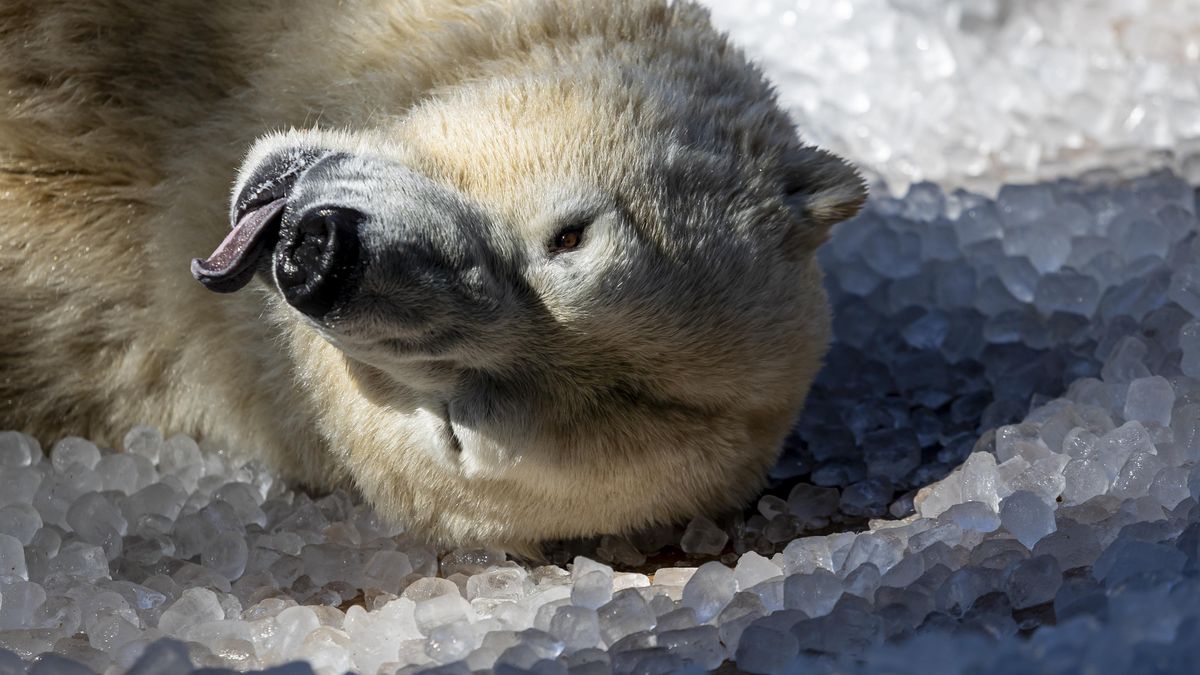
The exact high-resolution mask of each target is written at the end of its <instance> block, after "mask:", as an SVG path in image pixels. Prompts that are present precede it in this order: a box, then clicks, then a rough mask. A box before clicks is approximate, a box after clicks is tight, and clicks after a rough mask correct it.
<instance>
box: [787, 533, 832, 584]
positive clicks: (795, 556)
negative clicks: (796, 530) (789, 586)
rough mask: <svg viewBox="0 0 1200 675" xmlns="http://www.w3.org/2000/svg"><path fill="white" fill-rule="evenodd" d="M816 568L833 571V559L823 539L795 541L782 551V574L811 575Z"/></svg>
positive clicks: (809, 538)
mask: <svg viewBox="0 0 1200 675" xmlns="http://www.w3.org/2000/svg"><path fill="white" fill-rule="evenodd" d="M818 568H820V569H825V570H829V571H832V570H833V557H832V555H831V552H830V550H829V541H828V540H827V539H826V538H825V537H804V538H802V539H796V540H793V541H792V542H791V543H790V544H788V545H787V547H786V548H785V549H784V550H783V571H784V574H788V575H791V574H797V573H799V574H811V573H812V572H813V571H814V570H816V569H818Z"/></svg>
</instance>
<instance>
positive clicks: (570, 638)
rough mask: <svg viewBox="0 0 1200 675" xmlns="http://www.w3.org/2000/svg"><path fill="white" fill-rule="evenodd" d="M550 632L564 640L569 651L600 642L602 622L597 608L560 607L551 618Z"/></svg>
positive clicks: (592, 645)
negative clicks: (597, 613)
mask: <svg viewBox="0 0 1200 675" xmlns="http://www.w3.org/2000/svg"><path fill="white" fill-rule="evenodd" d="M549 632H550V634H551V635H553V636H554V637H556V638H558V639H559V640H562V642H563V645H564V646H565V648H566V649H567V650H568V651H572V652H573V651H578V650H580V649H585V648H587V647H594V646H596V645H598V644H600V622H599V619H598V618H597V615H596V610H594V609H589V608H587V607H571V606H567V607H559V608H558V609H557V610H556V611H555V612H554V618H553V619H551V620H550V631H549Z"/></svg>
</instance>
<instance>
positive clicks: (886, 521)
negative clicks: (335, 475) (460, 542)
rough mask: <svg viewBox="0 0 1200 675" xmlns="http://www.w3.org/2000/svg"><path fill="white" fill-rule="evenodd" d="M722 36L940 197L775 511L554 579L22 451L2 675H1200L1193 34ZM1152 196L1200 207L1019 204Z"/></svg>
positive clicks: (848, 143)
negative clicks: (739, 673)
mask: <svg viewBox="0 0 1200 675" xmlns="http://www.w3.org/2000/svg"><path fill="white" fill-rule="evenodd" d="M713 4H714V5H715V9H716V16H717V18H718V20H719V21H722V22H724V23H726V24H727V25H730V26H731V27H732V28H733V29H734V32H735V37H739V36H741V37H743V38H746V37H747V36H748V35H749V31H757V34H756V35H755V39H743V40H742V41H743V42H745V43H748V44H750V45H751V46H752V48H753V49H754V50H755V52H756V55H758V56H760V57H764V58H765V65H766V67H767V68H768V70H769V71H771V72H772V73H773V74H774V75H775V77H777V78H778V79H779V82H780V85H781V91H782V92H783V95H784V98H785V100H786V101H788V102H791V103H793V104H794V105H795V107H796V110H797V111H798V112H799V113H800V114H801V115H800V116H801V117H802V118H803V121H804V123H805V124H806V125H808V126H809V127H810V128H812V129H813V130H814V131H815V135H814V139H815V140H818V141H821V142H823V143H824V144H826V145H828V146H831V147H833V148H834V149H839V150H842V151H844V152H845V153H846V154H847V155H848V156H850V157H853V158H855V159H857V160H860V161H864V162H866V163H868V164H869V165H871V166H873V167H875V169H876V170H877V171H879V172H880V173H881V174H883V175H884V176H885V177H886V178H887V179H888V180H889V181H890V182H891V186H892V187H893V188H897V189H901V190H903V188H904V186H906V185H907V184H908V183H909V182H912V181H917V182H915V183H914V184H912V185H911V187H908V188H907V194H906V196H905V197H904V198H876V199H875V200H873V201H872V202H871V204H870V205H869V207H868V208H867V210H866V211H865V213H864V214H863V215H862V216H860V217H859V218H857V219H856V220H854V221H852V222H849V223H845V224H843V225H842V226H840V227H839V228H838V229H837V230H836V232H835V234H834V237H833V239H832V241H831V242H830V243H829V245H827V246H826V247H825V248H824V249H822V251H821V258H822V262H823V264H824V266H825V268H826V270H827V271H828V274H829V280H828V286H829V290H830V295H831V298H832V301H833V303H834V305H835V307H836V316H837V318H836V324H835V333H836V344H835V346H834V348H833V350H832V351H831V353H830V356H829V359H828V363H827V367H826V369H825V371H824V372H823V373H822V375H821V377H820V378H819V380H818V382H817V383H816V385H815V386H814V389H813V393H812V396H811V400H810V402H809V405H808V406H807V407H806V409H805V413H804V415H803V417H802V419H801V420H800V422H799V424H798V425H797V428H796V431H795V433H794V434H793V437H792V438H791V439H789V442H788V444H787V446H786V449H785V452H784V454H783V456H782V457H781V460H780V462H779V464H778V466H777V467H776V468H775V470H774V471H773V473H772V488H771V489H770V490H769V491H768V493H767V494H765V495H764V496H763V497H762V498H761V499H760V500H759V501H758V502H757V503H756V504H755V505H753V506H752V507H751V508H750V509H749V510H747V511H746V512H745V513H742V514H737V515H735V516H733V517H730V518H726V519H722V520H720V521H717V522H714V521H712V520H709V519H704V518H698V519H696V520H694V521H692V522H691V523H687V524H686V525H683V526H680V527H678V528H658V529H656V530H653V531H648V532H643V533H639V534H637V535H635V536H633V537H630V538H621V537H603V538H600V539H598V540H596V541H590V542H564V543H561V544H558V545H555V546H553V547H551V548H550V549H549V550H548V554H549V556H550V558H551V560H550V562H551V563H553V564H547V565H542V566H537V565H531V564H527V563H519V562H516V561H513V560H508V559H506V558H505V556H503V555H502V554H499V553H497V552H495V551H488V550H461V551H450V552H446V551H435V550H433V549H432V548H430V547H429V546H427V545H425V544H423V543H421V542H420V541H419V540H417V539H415V538H413V537H411V536H410V535H408V534H406V533H404V532H403V531H402V530H400V529H399V528H396V527H393V526H390V525H388V524H387V523H385V522H382V521H381V520H380V519H379V518H377V517H376V516H375V514H374V513H373V512H372V511H371V509H369V508H368V507H366V506H365V505H363V504H361V503H360V502H359V501H358V500H356V499H354V498H352V497H351V496H349V495H346V494H343V493H334V494H330V495H325V496H319V497H310V496H309V495H306V494H304V493H300V492H295V491H292V490H290V489H288V488H287V487H286V486H284V485H282V484H280V483H279V481H277V480H276V479H275V477H274V476H273V474H271V473H270V472H268V471H265V470H263V469H262V468H261V467H259V466H257V465H256V464H254V463H245V462H243V461H241V460H239V459H237V458H236V456H235V455H232V454H229V453H226V452H224V451H223V449H221V448H214V447H208V446H205V445H203V444H201V445H197V443H196V442H195V441H194V440H192V439H189V438H187V437H184V436H172V437H169V438H163V436H162V435H161V434H160V433H159V432H157V431H155V430H153V429H148V428H143V427H139V428H136V429H133V430H131V431H130V432H129V434H128V435H127V436H126V437H125V440H124V444H123V445H124V447H123V450H124V452H114V451H113V450H112V449H109V448H98V447H96V446H95V445H93V444H92V443H90V442H89V441H87V440H85V439H80V438H65V439H61V440H59V441H57V442H56V443H55V444H54V445H53V446H52V447H50V448H49V451H48V452H45V451H44V450H43V448H41V447H40V446H39V445H38V444H37V443H36V442H35V441H33V440H32V439H30V438H28V437H26V436H23V435H21V434H18V433H15V432H0V672H2V673H21V672H26V671H28V672H31V673H87V672H97V673H100V672H111V673H120V672H125V671H127V670H128V671H130V672H137V673H176V672H186V671H187V670H189V669H192V668H198V667H206V668H224V669H231V670H236V671H246V670H255V669H261V668H268V667H272V666H277V665H279V664H284V663H287V662H294V661H296V660H301V661H303V662H305V663H306V664H307V665H301V664H295V663H293V665H291V666H288V670H287V671H286V672H295V673H301V672H308V669H309V668H312V669H315V670H316V671H317V672H319V673H341V672H345V671H348V670H354V671H359V672H379V671H382V672H388V673H392V672H404V673H408V672H422V671H427V670H431V669H434V668H439V669H440V670H439V671H438V672H445V673H466V672H470V671H479V670H486V669H495V670H496V671H498V672H509V673H515V672H539V673H566V672H570V673H608V672H616V673H632V672H639V673H666V672H674V671H677V670H680V669H684V668H691V669H696V670H706V669H712V668H716V667H718V666H720V665H721V664H724V663H730V662H732V663H735V664H736V666H737V668H739V669H741V670H743V671H746V672H752V673H776V672H799V671H807V670H809V669H812V670H818V671H820V672H827V671H830V670H836V671H837V672H864V673H865V672H879V671H887V672H893V673H927V672H946V673H957V672H962V673H967V672H970V673H984V672H1021V673H1037V672H1046V673H1057V672H1083V671H1087V672H1096V673H1133V672H1142V671H1146V672H1188V669H1190V668H1194V664H1195V662H1196V660H1197V659H1198V658H1200V506H1198V503H1197V500H1198V499H1200V255H1198V254H1200V238H1198V236H1197V225H1198V223H1197V199H1196V191H1195V190H1194V188H1193V187H1192V185H1194V184H1195V183H1196V182H1197V176H1196V175H1194V173H1193V171H1194V170H1195V169H1196V167H1197V166H1200V163H1197V162H1196V160H1195V157H1197V156H1200V155H1193V154H1190V153H1188V152H1186V151H1185V150H1184V149H1185V148H1186V147H1191V146H1190V145H1188V144H1189V143H1191V142H1194V141H1195V139H1196V138H1197V137H1200V128H1197V127H1196V126H1195V124H1196V120H1200V116H1198V115H1196V114H1195V112H1196V109H1197V105H1198V103H1197V101H1198V98H1197V95H1198V92H1197V86H1196V80H1195V79H1194V76H1192V75H1191V73H1193V72H1194V70H1195V67H1196V65H1197V61H1198V60H1200V33H1198V32H1197V31H1196V29H1195V23H1196V22H1195V19H1196V15H1195V13H1194V10H1193V11H1192V12H1191V13H1190V14H1189V13H1188V6H1187V3H1186V2H1184V1H1183V0H1159V1H1157V2H1152V1H1151V0H1119V1H1112V2H1100V1H1099V0H1088V1H1087V2H1080V3H1033V2H1021V1H1017V0H1013V1H1003V0H989V1H987V2H981V3H962V4H957V3H955V4H950V5H947V4H946V3H935V2H925V1H923V0H905V1H903V2H901V1H900V0H864V1H863V2H856V3H849V2H829V3H822V2H799V3H795V2H788V3H784V2H782V1H781V0H763V1H762V2H756V3H753V5H752V7H753V11H750V12H746V13H745V14H744V16H739V15H737V14H736V13H735V12H733V11H732V8H733V7H734V6H735V5H736V6H737V7H745V4H744V3H729V4H728V5H723V4H720V3H713ZM1151 5H1153V6H1154V7H1153V11H1151V8H1150V6H1151ZM764 16H767V17H777V18H778V20H776V21H764V20H763V17H764ZM1189 21H1190V23H1189ZM1189 26H1191V28H1189ZM1066 27H1069V28H1066ZM810 34H815V35H816V37H806V36H808V35H810ZM796 45H801V46H804V45H808V46H807V47H804V48H803V49H801V50H800V51H799V52H797V50H796V49H795V46H796ZM809 52H811V53H809ZM1082 53H1087V54H1090V55H1091V56H1090V57H1089V58H1087V59H1083V58H1080V57H1079V56H1078V54H1082ZM1018 56H1019V59H1018V58H1016V57H1018ZM810 57H811V58H810ZM784 59H786V60H784ZM1014 59H1016V60H1014ZM1043 65H1044V66H1045V67H1044V68H1043V67H1041V66H1043ZM867 73H870V77H869V78H868V77H866V74H867ZM849 74H856V75H855V76H854V77H850V76H848V75H849ZM984 85H987V87H989V89H990V91H988V92H987V93H986V95H984V94H982V93H980V91H979V88H980V87H982V86H984ZM1080 110H1086V111H1087V113H1088V114H1087V115H1082V113H1080ZM916 111H920V113H921V118H920V119H915V118H912V113H914V112H916ZM1189 111H1190V114H1189ZM1084 117H1089V118H1090V122H1089V124H1087V125H1079V124H1077V122H1079V121H1080V120H1082V119H1083V118H1084ZM906 120H907V121H906ZM1169 147H1174V148H1175V149H1176V150H1179V152H1178V153H1177V154H1175V155H1166V154H1159V155H1154V154H1153V153H1148V152H1147V150H1155V149H1161V148H1169ZM1148 164H1167V165H1171V166H1174V167H1176V168H1177V169H1179V170H1180V171H1181V172H1182V173H1172V172H1170V171H1160V172H1157V173H1151V174H1146V175H1142V176H1141V177H1138V178H1136V179H1133V180H1121V179H1120V176H1119V172H1118V171H1117V170H1115V169H1114V170H1104V171H1098V172H1092V173H1091V174H1089V175H1087V176H1086V177H1085V179H1084V180H1080V181H1076V180H1055V181H1046V182H1042V183H1035V184H1029V185H1005V186H1004V187H1000V188H999V189H998V190H995V191H993V188H995V187H997V186H999V184H1001V183H1004V182H1012V181H1018V180H1025V179H1029V178H1034V177H1038V176H1043V175H1061V174H1063V173H1064V172H1065V173H1075V172H1077V170H1079V169H1084V168H1094V167H1098V166H1109V167H1113V166H1116V167H1118V168H1119V169H1120V170H1121V172H1124V171H1125V170H1127V169H1129V168H1131V167H1133V166H1146V165H1148ZM921 178H929V179H936V180H939V181H943V182H945V183H946V184H948V185H963V184H968V185H975V186H977V187H982V188H983V189H985V190H986V191H987V192H988V194H989V195H990V194H993V193H994V194H995V196H994V197H991V196H983V195H980V194H975V193H972V192H967V191H963V190H955V189H942V188H940V187H938V186H936V185H933V184H931V183H928V182H919V180H918V179H921ZM814 533H819V534H814ZM581 552H582V553H584V554H585V555H577V554H578V553H581ZM280 672H285V671H280Z"/></svg>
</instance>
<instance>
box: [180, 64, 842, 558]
mask: <svg viewBox="0 0 1200 675" xmlns="http://www.w3.org/2000/svg"><path fill="white" fill-rule="evenodd" d="M636 48H637V47H636V46H634V47H630V49H636ZM580 49H583V48H580ZM684 52H685V50H680V53H678V54H674V55H671V54H668V55H667V56H664V57H663V59H664V60H665V62H664V63H652V62H648V61H647V60H645V59H638V58H634V57H632V56H630V55H629V54H620V53H614V51H613V50H612V49H605V50H601V49H600V48H599V47H597V48H596V51H594V52H592V51H589V50H587V49H583V53H579V51H576V52H572V53H569V54H565V55H564V54H562V53H546V54H542V55H540V56H538V57H536V58H534V57H532V56H531V57H529V59H526V60H525V61H522V62H513V63H510V62H504V63H501V64H499V65H495V66H494V71H493V72H485V73H482V74H480V75H478V76H477V77H474V78H471V79H469V80H467V81H463V82H461V83H458V84H455V85H453V86H447V87H445V88H442V89H439V90H437V91H435V92H433V93H432V94H431V95H429V96H428V97H426V98H425V99H424V100H423V101H422V102H420V103H418V104H417V105H415V106H412V107H410V108H408V109H405V110H402V111H397V112H396V113H395V114H394V115H386V114H383V113H375V114H373V115H371V116H369V122H366V123H363V124H360V125H357V126H355V127H353V128H348V129H340V130H317V129H310V130H292V131H289V132H286V133H276V134H271V135H267V136H265V137H263V138H262V139H260V140H259V142H258V143H257V144H256V145H255V147H254V148H253V149H252V150H251V152H250V153H249V156H248V158H247V159H246V161H245V163H244V166H243V169H242V172H241V174H240V176H239V180H238V182H237V186H236V188H235V197H234V201H233V207H232V210H231V218H232V221H233V224H234V229H233V231H232V232H231V233H230V234H229V237H228V238H227V239H226V241H225V242H224V243H223V244H222V245H221V246H220V248H218V250H217V251H216V252H215V253H214V254H213V256H210V258H209V259H208V260H203V261H197V262H196V263H194V266H193V271H194V273H195V274H196V275H197V277H198V278H199V279H200V280H201V281H202V282H204V283H205V284H206V285H208V286H210V287H211V288H213V289H215V290H225V291H229V290H236V289H237V288H240V287H241V286H243V285H245V284H246V283H248V282H249V281H250V280H251V278H252V277H254V276H255V275H256V273H257V276H258V277H259V279H260V280H261V282H262V283H263V285H264V287H265V288H267V289H269V293H267V295H266V297H267V303H268V306H269V307H270V310H271V312H270V315H271V316H273V317H274V318H275V319H276V320H277V321H278V322H279V324H280V326H281V334H282V336H283V337H282V338H281V341H280V344H279V348H280V349H282V350H286V351H287V352H288V354H289V358H290V359H291V361H292V362H293V363H294V364H295V371H296V373H298V375H297V378H296V386H297V388H299V389H301V390H303V393H304V396H305V397H306V398H307V400H308V401H309V403H310V404H311V410H312V412H311V416H312V418H313V424H314V427H315V429H316V430H317V431H318V433H319V434H320V435H321V436H322V437H323V438H325V439H326V440H327V442H328V451H329V452H332V453H334V455H335V456H337V457H338V461H339V462H340V463H341V464H342V465H343V466H344V467H345V468H346V469H347V471H348V473H349V474H350V475H351V476H352V478H353V480H354V481H355V483H356V484H357V486H358V487H359V489H361V490H362V491H363V493H364V494H365V495H366V497H367V498H368V499H369V500H370V501H371V502H372V503H374V504H375V505H376V506H377V507H378V508H379V509H380V511H381V512H382V513H383V514H385V515H389V516H394V517H397V518H400V519H401V520H403V521H405V522H407V523H409V524H410V525H412V526H413V527H415V528H417V529H419V530H422V531H424V532H427V533H429V534H430V535H432V536H434V537H435V538H438V539H440V540H442V541H446V542H449V543H471V542H474V543H478V542H486V543H492V544H499V545H504V546H508V547H511V548H516V549H520V548H522V547H525V546H526V545H528V544H530V543H532V542H536V541H539V540H543V539H548V538H558V537H571V536H580V535H591V534H596V533H602V532H619V531H628V530H630V529H634V528H637V527H639V526H643V525H647V524H651V523H654V522H664V521H678V520H681V519H686V518H687V517H689V516H692V515H695V514H698V513H713V512H717V511H720V510H722V509H726V508H729V507H731V506H734V505H737V504H740V503H743V502H744V501H745V500H746V499H748V498H750V497H751V496H752V495H753V494H754V493H755V492H756V491H757V490H758V489H760V488H761V486H762V484H763V480H764V477H765V474H766V472H767V470H768V469H769V468H770V466H771V465H772V463H773V461H774V460H775V459H776V457H777V454H778V450H779V447H780V445H781V443H782V439H783V438H784V436H785V435H786V433H787V432H788V430H789V428H790V426H791V424H792V422H793V420H794V418H795V415H796V413H797V411H798V410H799V409H800V407H801V405H802V403H803V399H804V396H805V394H806V393H807V390H808V388H809V385H810V383H811V381H812V379H813V377H814V375H815V373H816V371H817V369H818V368H819V366H820V362H821V359H822V356H823V354H824V352H825V349H826V345H827V342H828V339H829V313H828V308H827V302H826V299H825V295H824V292H823V290H822V286H821V279H820V272H819V270H818V267H817V264H816V262H815V259H814V250H815V249H816V247H817V246H818V244H819V243H820V242H821V241H822V240H823V239H824V238H825V236H826V233H827V232H828V230H829V228H830V226H831V225H833V224H834V223H835V222H837V221H839V220H842V219H844V218H847V217H849V216H851V215H853V214H854V213H855V212H856V211H857V209H858V208H859V207H860V205H861V204H862V202H863V200H864V199H865V188H864V186H863V183H862V181H861V180H860V179H859V177H858V176H857V175H856V174H855V172H854V171H853V169H851V168H850V167H849V166H848V165H846V164H845V163H843V162H842V161H841V160H839V159H837V158H836V157H834V156H832V155H830V154H827V153H825V152H823V151H821V150H818V149H815V148H813V147H808V146H805V145H803V144H802V143H800V141H799V140H798V139H797V137H796V133H795V129H794V127H793V124H792V123H791V122H790V121H789V120H788V119H787V117H786V115H785V114H783V113H782V112H781V111H780V110H779V109H778V107H777V106H776V103H775V101H774V98H773V95H772V93H771V91H770V89H769V86H768V85H767V84H766V83H765V82H764V81H763V79H762V77H761V75H760V74H759V73H758V72H757V71H756V70H755V69H754V68H753V67H751V66H749V65H747V64H746V63H745V62H744V60H743V59H742V57H741V56H740V54H738V53H736V52H735V51H733V50H731V49H724V51H722V52H721V53H720V54H710V55H708V56H707V57H706V58H701V59H697V58H696V57H695V55H691V56H689V55H688V54H686V53H684ZM531 60H532V62H531Z"/></svg>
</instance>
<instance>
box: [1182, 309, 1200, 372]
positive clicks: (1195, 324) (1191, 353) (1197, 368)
mask: <svg viewBox="0 0 1200 675" xmlns="http://www.w3.org/2000/svg"><path fill="white" fill-rule="evenodd" d="M1179 348H1180V350H1181V351H1182V355H1183V360H1182V361H1181V362H1180V366H1179V368H1180V370H1181V371H1183V374H1184V375H1187V376H1188V377H1200V319H1192V320H1191V321H1189V322H1187V323H1186V324H1184V326H1183V328H1181V329H1180V330H1179Z"/></svg>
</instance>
